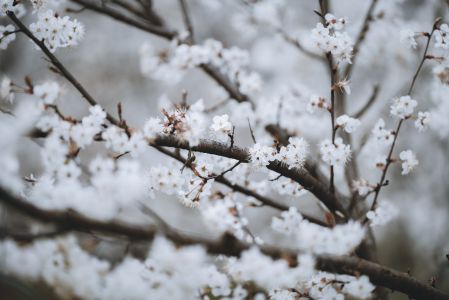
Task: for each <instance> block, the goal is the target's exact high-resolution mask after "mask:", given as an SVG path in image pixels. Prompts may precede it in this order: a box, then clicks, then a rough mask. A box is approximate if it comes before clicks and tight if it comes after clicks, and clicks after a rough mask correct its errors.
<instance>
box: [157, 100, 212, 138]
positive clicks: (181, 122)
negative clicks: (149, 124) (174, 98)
mask: <svg viewBox="0 0 449 300" xmlns="http://www.w3.org/2000/svg"><path fill="white" fill-rule="evenodd" d="M162 122H163V132H164V134H167V135H175V136H177V137H178V138H180V139H183V140H186V141H188V142H189V144H190V145H191V146H196V145H198V144H199V143H200V139H201V138H203V137H204V135H205V133H206V122H207V120H206V116H205V114H204V104H203V100H202V99H200V100H198V101H197V102H195V103H194V104H192V105H191V106H190V107H189V108H188V109H187V110H186V109H184V108H176V109H175V110H173V111H170V112H166V111H165V112H164V119H163V121H162Z"/></svg>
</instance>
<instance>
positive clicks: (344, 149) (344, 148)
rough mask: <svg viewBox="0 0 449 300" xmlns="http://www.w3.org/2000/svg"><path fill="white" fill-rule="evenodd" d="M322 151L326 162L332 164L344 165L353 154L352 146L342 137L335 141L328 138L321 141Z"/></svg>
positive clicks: (322, 156)
mask: <svg viewBox="0 0 449 300" xmlns="http://www.w3.org/2000/svg"><path fill="white" fill-rule="evenodd" d="M320 153H321V158H322V160H323V161H324V162H325V163H327V164H329V165H331V166H342V165H344V164H345V163H346V162H347V161H348V160H349V158H350V156H351V146H350V145H346V144H344V143H343V139H342V138H340V137H338V138H336V139H335V141H334V143H332V141H331V140H329V139H326V140H324V141H322V142H321V143H320Z"/></svg>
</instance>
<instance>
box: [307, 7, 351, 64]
mask: <svg viewBox="0 0 449 300" xmlns="http://www.w3.org/2000/svg"><path fill="white" fill-rule="evenodd" d="M346 22H347V21H346V19H345V18H340V19H337V18H336V17H335V16H334V15H332V14H326V16H325V23H324V24H323V23H317V25H316V27H315V28H314V29H313V30H312V35H311V38H312V40H313V42H314V44H315V45H316V46H317V47H318V48H319V49H320V50H322V51H323V52H325V53H331V54H332V55H333V56H334V57H335V59H336V60H337V61H339V62H343V61H344V62H347V63H351V57H352V50H353V42H352V39H351V37H350V36H349V34H348V33H347V32H341V30H342V29H343V28H344V25H345V24H346Z"/></svg>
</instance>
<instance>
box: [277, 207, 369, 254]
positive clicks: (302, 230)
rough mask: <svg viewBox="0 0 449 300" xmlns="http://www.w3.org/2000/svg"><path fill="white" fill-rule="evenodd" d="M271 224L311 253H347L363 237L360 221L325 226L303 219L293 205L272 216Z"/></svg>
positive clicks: (363, 231) (363, 232) (300, 247)
mask: <svg viewBox="0 0 449 300" xmlns="http://www.w3.org/2000/svg"><path fill="white" fill-rule="evenodd" d="M271 226H272V228H273V229H274V230H276V231H278V232H280V233H283V234H286V235H288V236H292V237H294V238H295V242H296V246H297V247H298V248H299V249H302V250H304V251H309V252H310V253H313V254H330V255H344V254H348V253H350V252H351V251H353V250H354V249H355V247H357V246H358V245H359V244H360V242H361V241H362V240H363V238H364V237H365V229H364V228H363V226H362V225H361V224H360V223H357V222H352V221H350V222H348V223H346V224H342V225H336V226H335V227H334V228H325V227H323V226H319V225H317V224H313V223H311V222H309V221H307V220H305V219H304V218H303V217H302V215H301V214H300V213H299V212H298V210H297V209H296V208H294V207H291V208H290V209H289V210H288V211H285V212H282V213H281V217H274V218H273V221H272V224H271ZM312 237H313V238H312Z"/></svg>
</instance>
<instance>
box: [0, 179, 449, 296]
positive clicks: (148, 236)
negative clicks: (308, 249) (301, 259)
mask: <svg viewBox="0 0 449 300" xmlns="http://www.w3.org/2000/svg"><path fill="white" fill-rule="evenodd" d="M0 201H2V202H3V203H5V204H7V205H9V206H11V207H13V208H15V209H17V210H19V211H21V212H22V213H25V214H27V215H29V216H30V217H33V218H35V219H38V220H40V221H44V222H48V223H53V224H55V225H59V226H61V227H62V228H65V229H67V230H73V231H81V232H91V231H98V232H101V233H107V234H113V235H121V236H125V237H127V238H129V239H133V240H147V241H151V240H152V239H153V238H154V237H155V236H156V235H157V230H156V228H140V227H137V226H132V225H128V224H124V223H118V222H101V221H97V220H93V219H90V218H87V217H84V216H82V215H79V214H77V213H75V212H59V211H48V210H43V209H41V208H38V207H37V206H35V205H33V204H31V203H29V202H26V201H24V200H22V199H20V198H18V197H15V196H13V195H12V194H11V193H9V192H8V191H6V190H5V189H4V188H2V187H0ZM166 237H167V238H168V239H170V240H172V241H173V242H174V243H175V244H177V245H179V246H184V245H192V244H201V245H203V246H204V247H205V248H206V249H207V251H208V252H209V253H210V254H223V255H228V256H239V255H240V254H241V253H242V252H243V251H244V250H246V249H248V248H249V247H250V245H247V244H244V243H242V242H240V241H238V240H236V239H235V238H234V237H232V236H229V235H225V236H223V237H222V238H221V239H219V240H207V239H204V238H201V237H187V236H183V235H180V234H177V233H173V234H172V233H170V232H169V233H168V234H166ZM261 250H262V251H263V252H264V253H265V254H266V255H269V256H271V257H273V258H280V257H285V255H287V256H291V257H296V253H295V252H292V251H291V250H284V249H280V248H276V247H262V248H261ZM317 267H318V268H319V269H322V270H325V271H330V272H337V273H341V274H349V275H356V274H364V275H368V276H369V277H370V280H371V282H372V283H374V284H376V285H379V286H384V287H387V288H390V289H393V290H397V291H400V292H402V293H405V294H407V295H409V296H410V297H413V298H417V299H434V300H440V299H441V300H449V296H448V295H445V294H444V293H442V292H441V291H439V290H437V289H435V288H433V287H431V286H430V285H425V284H423V283H421V282H419V281H418V280H416V279H414V278H412V277H410V276H409V275H408V274H406V273H401V272H398V271H395V270H392V269H389V268H386V267H383V266H381V265H379V264H376V263H372V262H369V261H367V260H363V259H358V258H354V257H318V261H317Z"/></svg>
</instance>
